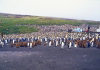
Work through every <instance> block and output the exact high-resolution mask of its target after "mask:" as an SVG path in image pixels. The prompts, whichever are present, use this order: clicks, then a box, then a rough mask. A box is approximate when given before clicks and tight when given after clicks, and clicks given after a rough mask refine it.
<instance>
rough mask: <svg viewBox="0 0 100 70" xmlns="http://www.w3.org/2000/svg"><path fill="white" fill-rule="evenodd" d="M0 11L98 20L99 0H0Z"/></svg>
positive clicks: (99, 14)
mask: <svg viewBox="0 0 100 70" xmlns="http://www.w3.org/2000/svg"><path fill="white" fill-rule="evenodd" d="M0 12H1V13H13V14H26V15H36V16H51V17H63V18H71V19H85V20H96V21H100V0H0Z"/></svg>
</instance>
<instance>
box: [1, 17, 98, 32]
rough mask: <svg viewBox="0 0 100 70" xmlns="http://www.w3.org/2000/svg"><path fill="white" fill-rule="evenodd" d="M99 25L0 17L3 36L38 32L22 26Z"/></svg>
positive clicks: (89, 22)
mask: <svg viewBox="0 0 100 70" xmlns="http://www.w3.org/2000/svg"><path fill="white" fill-rule="evenodd" d="M99 23H100V22H94V21H81V20H65V19H60V18H48V17H39V16H16V15H9V16H8V15H6V16H4V15H0V32H3V33H5V34H13V33H31V32H37V31H38V29H37V28H35V27H31V26H23V25H63V24H72V25H80V24H99ZM18 25H21V26H18Z"/></svg>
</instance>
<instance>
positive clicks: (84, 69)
mask: <svg viewBox="0 0 100 70" xmlns="http://www.w3.org/2000/svg"><path fill="white" fill-rule="evenodd" d="M0 70H100V49H97V48H71V49H68V48H67V47H65V48H64V49H61V48H60V47H42V46H38V47H34V48H32V49H30V48H7V47H6V48H0Z"/></svg>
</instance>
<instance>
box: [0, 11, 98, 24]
mask: <svg viewBox="0 0 100 70" xmlns="http://www.w3.org/2000/svg"><path fill="white" fill-rule="evenodd" d="M0 16H4V17H8V18H10V17H13V18H23V17H40V19H47V20H53V19H55V20H73V21H81V22H100V21H93V20H78V19H71V18H59V17H48V16H32V15H21V14H9V13H0Z"/></svg>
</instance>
